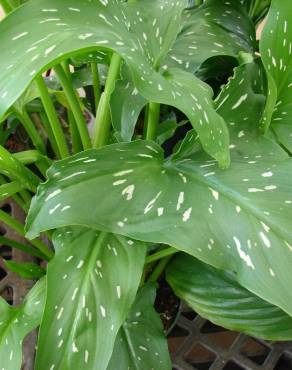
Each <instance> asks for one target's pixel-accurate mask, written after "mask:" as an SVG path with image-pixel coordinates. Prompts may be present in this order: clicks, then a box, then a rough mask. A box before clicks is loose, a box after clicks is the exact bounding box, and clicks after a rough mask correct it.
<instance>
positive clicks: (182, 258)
mask: <svg viewBox="0 0 292 370" xmlns="http://www.w3.org/2000/svg"><path fill="white" fill-rule="evenodd" d="M167 281H168V282H169V284H170V285H171V287H172V289H173V290H174V292H175V294H176V295H178V296H179V297H180V298H181V299H183V300H184V301H185V302H187V303H188V304H189V305H190V306H191V307H192V308H193V309H194V310H195V311H196V312H198V313H199V314H200V315H201V316H203V317H204V318H206V319H208V320H210V321H212V322H214V323H215V324H217V325H220V326H223V327H225V328H228V329H230V330H236V331H240V332H244V333H247V334H248V335H252V336H255V337H257V338H264V339H269V340H291V339H292V318H291V317H290V316H288V315H287V314H286V313H285V312H284V311H282V310H281V309H280V308H278V307H276V306H273V305H271V304H270V303H268V302H266V301H264V300H262V299H261V298H259V297H258V296H256V295H254V294H253V293H251V292H249V291H248V290H246V289H244V288H243V287H242V286H240V285H239V284H238V283H237V282H236V277H235V275H234V273H232V272H231V271H223V270H217V269H215V268H214V267H211V266H209V265H207V264H205V263H202V262H200V261H198V260H197V259H196V258H193V257H191V256H187V255H186V254H180V255H179V256H176V257H175V258H174V259H173V260H172V262H171V264H170V265H169V267H168V269H167Z"/></svg>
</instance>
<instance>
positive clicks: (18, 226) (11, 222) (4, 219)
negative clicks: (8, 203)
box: [0, 209, 54, 260]
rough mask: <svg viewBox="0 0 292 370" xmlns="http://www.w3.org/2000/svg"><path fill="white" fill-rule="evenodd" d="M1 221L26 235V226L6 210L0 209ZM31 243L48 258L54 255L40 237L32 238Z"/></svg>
mask: <svg viewBox="0 0 292 370" xmlns="http://www.w3.org/2000/svg"><path fill="white" fill-rule="evenodd" d="M0 221H2V222H3V223H5V224H6V225H7V226H9V227H10V228H11V229H13V230H15V231H16V232H17V233H18V234H20V235H21V236H23V237H25V230H24V226H23V225H22V224H21V223H20V222H18V221H16V220H15V219H14V218H13V217H11V216H9V215H8V214H7V213H6V212H4V211H2V210H1V209H0ZM30 243H31V244H32V245H33V246H34V247H36V248H37V249H38V250H39V251H40V252H41V253H42V254H44V255H45V256H46V257H47V259H49V260H50V259H51V258H52V257H53V256H54V253H53V252H52V251H51V250H50V249H49V248H48V247H47V246H46V244H44V243H43V242H42V241H41V240H39V239H34V240H31V241H30Z"/></svg>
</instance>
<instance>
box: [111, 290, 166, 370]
mask: <svg viewBox="0 0 292 370" xmlns="http://www.w3.org/2000/svg"><path fill="white" fill-rule="evenodd" d="M155 296H156V287H155V285H154V284H148V285H144V286H143V287H142V288H141V289H140V291H139V292H138V294H137V297H136V300H135V302H134V304H133V306H132V308H131V311H130V312H129V314H128V317H127V320H126V321H125V322H124V324H123V325H122V327H121V329H120V331H119V333H118V335H117V338H116V343H115V347H114V352H113V355H112V358H111V361H110V363H109V366H108V367H107V370H116V369H135V370H145V369H153V370H170V369H171V362H170V358H169V352H168V347H167V341H166V337H165V335H164V333H163V326H162V322H161V320H160V317H159V315H158V313H157V312H156V311H155V309H154V307H153V305H154V301H155Z"/></svg>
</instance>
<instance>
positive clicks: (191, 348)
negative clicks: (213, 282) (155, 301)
mask: <svg viewBox="0 0 292 370" xmlns="http://www.w3.org/2000/svg"><path fill="white" fill-rule="evenodd" d="M169 347H170V351H171V353H172V359H173V370H292V342H274V343H273V342H268V341H264V340H260V339H255V338H252V337H249V336H247V335H244V334H240V333H237V332H233V331H228V330H225V329H223V328H221V327H218V326H216V325H214V324H212V323H211V322H209V321H207V320H205V319H203V318H202V317H200V316H199V315H197V314H196V313H195V312H194V311H192V310H191V309H189V308H187V307H184V308H183V309H182V312H181V315H180V317H179V319H178V321H177V323H176V326H175V327H174V329H173V330H172V332H171V333H170V336H169Z"/></svg>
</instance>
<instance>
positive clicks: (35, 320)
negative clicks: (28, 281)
mask: <svg viewBox="0 0 292 370" xmlns="http://www.w3.org/2000/svg"><path fill="white" fill-rule="evenodd" d="M45 288H46V281H45V279H42V280H40V281H39V282H38V283H37V284H36V285H35V286H34V287H33V288H32V290H31V291H30V292H29V293H28V295H27V296H26V298H25V300H24V301H23V303H22V305H21V306H19V307H11V306H10V305H9V304H8V303H6V302H5V301H4V299H3V298H1V297H0V314H1V318H0V358H1V368H3V369H5V370H20V368H21V364H22V341H23V339H24V338H25V337H26V335H27V334H28V333H29V332H31V331H32V330H33V329H34V328H36V327H37V326H38V325H39V323H40V321H41V317H42V314H43V308H44V304H45Z"/></svg>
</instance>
